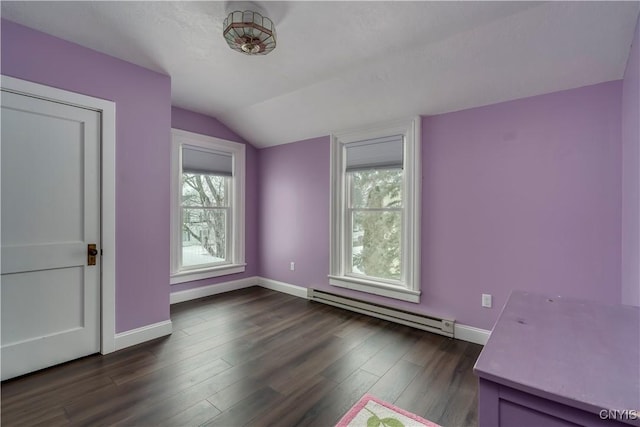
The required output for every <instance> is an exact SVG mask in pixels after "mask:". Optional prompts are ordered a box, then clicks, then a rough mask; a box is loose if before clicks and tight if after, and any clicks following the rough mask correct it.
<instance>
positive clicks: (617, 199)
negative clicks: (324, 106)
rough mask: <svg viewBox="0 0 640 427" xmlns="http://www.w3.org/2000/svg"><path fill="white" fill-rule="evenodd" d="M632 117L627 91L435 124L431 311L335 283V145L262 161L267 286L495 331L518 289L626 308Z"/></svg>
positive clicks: (426, 126)
mask: <svg viewBox="0 0 640 427" xmlns="http://www.w3.org/2000/svg"><path fill="white" fill-rule="evenodd" d="M620 109H621V82H619V81H616V82H609V83H603V84H599V85H595V86H590V87H584V88H580V89H574V90H568V91H563V92H557V93H553V94H548V95H541V96H536V97H532V98H526V99H521V100H516V101H511V102H505V103H500V104H495V105H490V106H486V107H481V108H475V109H470V110H465V111H460V112H455V113H448V114H442V115H438V116H432V117H424V118H423V119H422V131H423V135H422V138H423V142H422V144H423V200H422V205H423V220H422V283H423V295H422V302H421V303H420V304H419V305H415V304H411V303H404V302H400V301H396V300H390V299H385V298H382V297H376V296H370V295H368V294H361V293H357V292H355V291H348V290H345V289H342V288H336V287H332V286H329V285H328V280H327V273H328V269H329V263H328V250H329V139H328V138H319V139H317V140H310V141H302V142H297V143H293V144H288V145H282V146H277V147H273V148H268V149H264V150H261V151H260V161H261V163H260V168H261V181H260V186H259V194H260V212H261V216H260V227H259V230H260V251H259V252H260V254H261V259H260V275H262V276H264V277H267V278H270V279H275V280H281V281H284V282H288V283H292V284H295V285H300V286H305V287H308V286H313V287H317V288H321V289H325V290H331V291H333V292H335V293H340V294H345V295H357V296H358V297H360V298H362V299H367V300H370V301H373V302H383V303H387V304H390V305H394V306H397V307H403V308H407V309H410V310H416V311H422V312H428V313H433V314H440V315H450V316H453V317H455V318H456V319H457V321H458V322H460V323H462V324H466V325H471V326H476V327H480V328H485V329H490V328H491V327H492V325H493V322H494V321H495V319H496V318H497V316H498V313H499V312H500V308H501V307H502V305H503V304H504V302H505V301H506V298H507V296H508V294H509V292H510V290H512V289H523V290H529V291H536V292H543V293H550V294H560V295H565V296H575V297H581V298H587V299H596V300H600V301H603V302H609V303H618V302H619V301H620V295H621V292H620V252H621V232H620V230H621V221H620V218H621V210H620V206H621V190H620V173H621V170H620V156H621V144H620V117H621V112H620ZM289 261H296V267H297V269H296V271H294V272H291V271H289ZM482 293H491V294H493V296H494V308H493V309H483V308H482V307H481V306H480V300H481V294H482Z"/></svg>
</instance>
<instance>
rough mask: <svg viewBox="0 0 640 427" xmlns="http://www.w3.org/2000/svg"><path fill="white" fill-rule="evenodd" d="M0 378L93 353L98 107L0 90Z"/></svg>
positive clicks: (96, 338)
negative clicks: (91, 262) (92, 250)
mask: <svg viewBox="0 0 640 427" xmlns="http://www.w3.org/2000/svg"><path fill="white" fill-rule="evenodd" d="M1 95H2V98H1V100H0V101H1V105H2V112H1V114H2V117H1V118H2V128H1V136H2V139H1V144H0V156H1V168H2V169H1V178H2V183H1V187H2V193H1V203H2V208H1V211H2V212H1V215H2V216H1V217H0V221H1V224H2V226H1V236H0V241H1V245H2V249H1V252H0V253H1V257H2V258H1V264H2V281H1V284H0V289H1V292H0V297H1V299H2V307H1V308H2V313H1V322H2V335H1V359H0V362H1V363H0V365H1V368H2V369H1V370H2V380H5V379H8V378H12V377H15V376H18V375H22V374H25V373H28V372H32V371H35V370H38V369H42V368H46V367H48V366H52V365H55V364H58V363H62V362H66V361H68V360H72V359H75V358H78V357H82V356H86V355H88V354H93V353H97V352H98V351H99V350H100V317H99V316H100V292H99V290H100V256H99V255H98V256H96V257H95V258H96V265H91V266H89V265H87V261H88V245H89V244H96V245H97V246H96V247H97V250H100V241H99V238H100V209H99V208H100V182H99V176H100V157H99V153H100V132H101V129H100V126H101V125H100V120H101V117H100V113H99V112H97V111H93V110H88V109H84V108H79V107H75V106H70V105H66V104H62V103H57V102H52V101H47V100H44V99H40V98H35V97H30V96H25V95H18V94H15V93H11V92H6V91H4V90H3V91H2V93H1Z"/></svg>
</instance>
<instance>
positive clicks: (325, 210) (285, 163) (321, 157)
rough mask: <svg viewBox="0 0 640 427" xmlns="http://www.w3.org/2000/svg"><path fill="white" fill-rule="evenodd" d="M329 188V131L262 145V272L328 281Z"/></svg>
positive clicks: (306, 281)
mask: <svg viewBox="0 0 640 427" xmlns="http://www.w3.org/2000/svg"><path fill="white" fill-rule="evenodd" d="M329 188H330V181H329V137H328V136H326V137H321V138H315V139H309V140H305V141H300V142H296V143H292V144H285V145H278V146H275V147H272V148H267V149H262V150H260V183H259V186H258V197H259V200H260V202H259V210H260V217H259V226H258V230H259V233H260V237H259V238H258V242H259V250H258V253H259V254H260V263H259V274H260V276H263V277H266V278H269V279H275V280H280V281H283V282H286V283H291V284H295V285H299V286H305V287H310V286H314V287H316V286H318V285H320V284H325V283H327V274H329ZM291 261H293V262H295V263H296V267H295V271H291V270H290V269H289V265H290V262H291Z"/></svg>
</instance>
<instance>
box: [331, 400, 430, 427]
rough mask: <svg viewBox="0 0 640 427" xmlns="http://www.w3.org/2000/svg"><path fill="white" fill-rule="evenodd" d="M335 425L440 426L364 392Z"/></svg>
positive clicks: (355, 426)
mask: <svg viewBox="0 0 640 427" xmlns="http://www.w3.org/2000/svg"><path fill="white" fill-rule="evenodd" d="M336 427H440V426H439V425H438V424H436V423H432V422H431V421H429V420H425V419H424V418H422V417H420V416H418V415H416V414H413V413H411V412H409V411H405V410H404V409H400V408H398V407H397V406H395V405H392V404H391V403H388V402H385V401H383V400H380V399H377V398H376V397H374V396H371V395H370V394H365V395H364V396H362V398H361V399H360V400H359V401H358V402H357V403H356V404H355V405H353V407H352V408H351V409H349V412H347V413H346V414H345V416H344V417H342V419H341V420H340V421H338V424H336Z"/></svg>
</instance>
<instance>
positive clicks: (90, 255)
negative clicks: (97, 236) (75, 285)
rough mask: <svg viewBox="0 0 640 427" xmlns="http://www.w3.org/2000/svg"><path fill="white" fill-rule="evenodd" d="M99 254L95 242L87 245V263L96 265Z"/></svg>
mask: <svg viewBox="0 0 640 427" xmlns="http://www.w3.org/2000/svg"><path fill="white" fill-rule="evenodd" d="M97 255H98V249H96V244H95V243H90V244H89V245H87V265H96V256H97Z"/></svg>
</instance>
